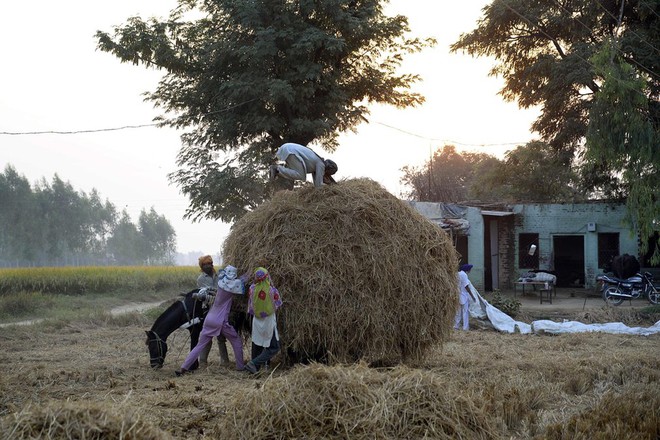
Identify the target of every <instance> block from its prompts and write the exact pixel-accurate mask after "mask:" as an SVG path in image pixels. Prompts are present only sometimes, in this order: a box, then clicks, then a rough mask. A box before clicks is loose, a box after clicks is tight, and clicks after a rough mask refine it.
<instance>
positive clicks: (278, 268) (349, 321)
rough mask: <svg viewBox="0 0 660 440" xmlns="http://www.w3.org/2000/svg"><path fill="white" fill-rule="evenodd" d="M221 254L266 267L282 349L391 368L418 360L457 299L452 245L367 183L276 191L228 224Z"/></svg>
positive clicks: (446, 324) (440, 336)
mask: <svg viewBox="0 0 660 440" xmlns="http://www.w3.org/2000/svg"><path fill="white" fill-rule="evenodd" d="M223 258H224V261H225V263H227V264H232V265H234V266H236V267H238V268H240V269H241V270H254V268H256V267H258V266H264V267H266V268H268V269H269V271H270V274H271V277H272V279H273V282H274V284H275V286H276V287H277V288H278V289H279V290H280V292H281V294H282V297H283V300H284V306H283V307H282V309H281V311H280V314H279V317H278V328H279V330H280V333H281V342H282V344H283V346H284V347H285V348H286V349H288V352H289V353H297V354H299V355H302V356H303V357H305V356H312V355H318V354H320V353H322V354H327V359H328V360H329V361H330V362H354V361H356V360H358V359H362V360H365V361H367V362H380V363H386V364H392V363H396V362H400V361H404V362H405V361H415V360H420V359H422V358H423V356H424V353H425V351H426V350H427V348H429V347H431V346H433V345H435V344H442V342H443V341H445V340H446V339H447V338H448V336H449V332H450V328H451V320H452V318H453V316H454V313H455V311H456V307H457V298H458V295H457V279H456V269H457V254H456V252H455V250H454V248H453V246H452V244H451V241H450V240H449V238H448V236H447V234H446V233H445V232H443V231H442V230H441V229H440V228H438V227H437V226H436V225H434V224H432V223H431V222H430V221H429V220H427V219H426V218H425V217H423V216H422V215H421V214H419V213H417V212H416V211H415V210H414V209H413V208H411V207H410V206H409V205H408V204H406V203H405V202H403V201H401V200H399V199H397V198H396V197H394V196H393V195H392V194H390V193H389V192H387V191H386V190H385V189H384V188H383V187H382V186H380V185H379V184H378V183H376V182H374V181H372V180H369V179H355V180H346V181H341V182H339V183H338V184H336V185H330V186H324V187H322V188H314V187H312V186H308V187H304V188H301V189H297V190H293V191H280V192H278V193H276V194H275V195H274V197H273V198H272V199H271V200H269V201H267V202H265V203H263V204H262V205H261V206H259V207H258V208H257V209H256V210H254V211H253V212H251V213H249V214H247V215H245V216H244V217H243V218H242V219H241V220H239V221H238V222H236V224H235V225H234V227H233V228H232V231H231V233H230V234H229V236H228V237H227V239H226V240H225V244H224V249H223ZM283 352H284V353H287V350H283Z"/></svg>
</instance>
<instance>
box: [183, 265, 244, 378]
mask: <svg viewBox="0 0 660 440" xmlns="http://www.w3.org/2000/svg"><path fill="white" fill-rule="evenodd" d="M248 276H249V275H248V273H245V274H244V275H241V276H240V277H237V271H236V268H235V267H233V266H227V267H225V270H224V276H222V278H220V279H219V280H218V291H217V293H216V296H215V301H213V305H212V306H211V309H210V310H209V313H208V314H207V315H206V318H205V319H204V326H203V327H202V332H201V333H200V335H199V342H197V345H196V346H195V348H193V349H192V351H191V352H190V353H189V354H188V357H186V360H185V361H183V364H181V369H180V370H177V371H176V372H175V373H176V375H177V376H181V375H182V374H185V373H187V372H188V370H189V369H190V367H191V366H192V364H193V363H194V362H195V360H196V359H197V357H198V356H199V354H200V352H201V351H202V350H203V349H204V347H206V346H207V345H208V344H210V343H211V341H212V340H213V337H215V336H219V335H223V336H224V337H225V338H226V339H227V340H228V341H229V343H230V344H231V346H232V348H233V349H234V358H235V359H236V369H237V370H243V368H245V363H244V361H243V341H242V340H241V337H240V336H239V335H238V332H236V329H234V327H232V325H231V324H230V323H229V311H230V310H231V304H232V301H233V299H234V295H242V294H243V292H244V290H243V286H244V284H245V283H246V282H247V280H248Z"/></svg>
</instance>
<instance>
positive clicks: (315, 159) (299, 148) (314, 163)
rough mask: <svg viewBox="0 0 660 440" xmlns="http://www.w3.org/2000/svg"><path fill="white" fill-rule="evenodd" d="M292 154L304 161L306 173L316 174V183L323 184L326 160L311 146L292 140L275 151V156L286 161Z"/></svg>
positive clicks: (316, 184)
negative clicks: (295, 142)
mask: <svg viewBox="0 0 660 440" xmlns="http://www.w3.org/2000/svg"><path fill="white" fill-rule="evenodd" d="M291 155H293V156H295V157H297V158H298V159H299V160H300V161H301V162H302V164H303V166H304V167H305V174H309V173H312V175H313V176H314V185H315V186H321V184H322V182H323V175H324V174H325V162H324V161H323V158H322V157H321V156H319V155H318V154H316V153H315V152H314V150H312V149H311V148H308V147H305V146H304V145H300V144H294V143H292V142H288V143H286V144H283V145H282V146H281V147H280V148H278V149H277V152H276V153H275V156H277V158H278V159H279V160H282V161H286V158H287V157H289V156H291Z"/></svg>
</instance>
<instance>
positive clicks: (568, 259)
mask: <svg viewBox="0 0 660 440" xmlns="http://www.w3.org/2000/svg"><path fill="white" fill-rule="evenodd" d="M552 244H553V246H552V248H553V252H554V265H555V270H554V273H555V275H556V276H557V287H584V278H585V276H584V236H583V235H555V236H554V237H553V243H552Z"/></svg>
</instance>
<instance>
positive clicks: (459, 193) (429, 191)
mask: <svg viewBox="0 0 660 440" xmlns="http://www.w3.org/2000/svg"><path fill="white" fill-rule="evenodd" d="M498 162H499V161H498V160H497V158H495V157H494V156H491V155H489V154H483V153H469V152H465V153H459V152H457V151H456V147H454V146H453V145H445V146H444V147H443V148H441V149H437V150H436V151H434V152H433V155H432V156H431V158H430V159H429V161H427V162H426V163H425V164H424V165H423V166H421V167H419V168H415V167H411V166H405V167H403V168H402V170H401V171H403V177H402V178H401V181H400V182H401V183H402V184H405V185H406V186H407V187H408V188H409V191H408V192H407V193H404V194H403V196H404V197H406V198H409V199H412V200H418V201H422V202H446V203H460V202H465V201H466V200H468V199H470V198H471V195H470V192H471V190H472V186H473V183H474V181H475V179H477V176H478V174H479V173H480V172H481V171H482V170H485V169H488V168H490V167H494V166H495V165H496V164H497V163H498Z"/></svg>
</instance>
